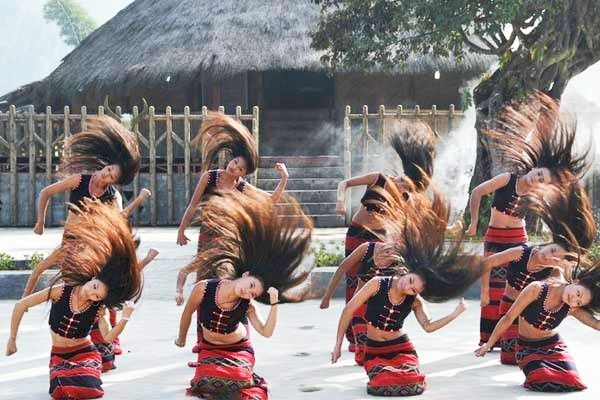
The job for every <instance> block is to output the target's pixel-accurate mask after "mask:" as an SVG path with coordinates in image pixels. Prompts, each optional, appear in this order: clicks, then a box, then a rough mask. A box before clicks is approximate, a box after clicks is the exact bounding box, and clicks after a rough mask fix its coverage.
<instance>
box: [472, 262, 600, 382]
mask: <svg viewBox="0 0 600 400" xmlns="http://www.w3.org/2000/svg"><path fill="white" fill-rule="evenodd" d="M567 276H568V279H567V280H566V281H565V280H563V279H558V278H549V279H547V280H544V281H535V282H532V283H530V284H529V285H527V287H526V288H525V289H524V290H523V291H522V292H521V293H520V294H519V296H518V297H517V299H516V300H515V302H514V304H513V305H512V306H511V308H510V309H509V310H508V312H507V313H506V314H505V315H504V316H503V317H502V318H501V319H500V321H498V324H497V325H496V328H495V329H494V332H492V335H491V336H490V339H489V341H488V342H487V343H485V344H483V345H482V346H481V347H479V349H477V350H476V351H475V355H476V356H477V357H483V356H485V355H486V354H487V353H488V352H489V351H490V349H491V348H492V346H493V345H494V343H495V342H496V341H497V340H499V339H500V337H501V335H502V334H503V332H505V331H506V330H507V329H508V328H509V327H510V326H511V325H512V322H513V320H515V319H517V318H519V346H518V350H517V362H518V364H519V368H521V370H522V371H523V373H524V374H525V382H524V383H523V386H525V388H527V389H529V390H533V391H537V392H572V391H579V390H584V389H585V388H586V386H585V384H584V383H583V382H582V381H581V378H580V377H579V373H578V372H577V368H576V367H575V363H574V362H573V359H572V358H571V356H570V355H569V353H568V351H567V346H566V344H565V342H564V341H563V340H562V339H561V337H560V336H559V334H558V333H557V332H556V331H555V329H556V328H557V327H558V326H559V325H560V323H561V322H562V321H563V320H564V319H565V318H566V317H567V316H569V315H572V316H573V317H575V318H577V319H578V320H579V321H580V322H582V323H583V324H585V325H588V326H590V327H592V328H594V329H596V330H600V319H598V316H599V315H600V265H599V264H598V263H596V264H595V265H592V266H591V267H589V268H582V267H579V266H578V267H576V268H574V269H573V272H572V273H571V274H567Z"/></svg>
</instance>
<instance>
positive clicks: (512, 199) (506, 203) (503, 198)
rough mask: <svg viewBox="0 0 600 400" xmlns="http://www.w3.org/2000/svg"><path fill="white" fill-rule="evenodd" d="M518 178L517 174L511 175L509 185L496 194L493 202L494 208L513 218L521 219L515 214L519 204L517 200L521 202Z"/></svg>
mask: <svg viewBox="0 0 600 400" xmlns="http://www.w3.org/2000/svg"><path fill="white" fill-rule="evenodd" d="M517 178H518V176H517V175H516V174H510V179H509V180H508V183H507V184H506V185H505V186H503V187H501V188H500V189H498V190H496V191H495V192H494V198H493V200H492V208H495V209H496V210H497V211H500V212H502V213H504V214H506V215H510V216H513V217H519V215H517V214H516V213H515V212H514V207H515V206H516V204H517V200H519V195H518V194H517Z"/></svg>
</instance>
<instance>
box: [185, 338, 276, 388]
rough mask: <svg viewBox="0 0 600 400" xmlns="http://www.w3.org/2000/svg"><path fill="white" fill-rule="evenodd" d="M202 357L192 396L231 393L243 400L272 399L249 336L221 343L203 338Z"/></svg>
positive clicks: (193, 364) (197, 365) (199, 355)
mask: <svg viewBox="0 0 600 400" xmlns="http://www.w3.org/2000/svg"><path fill="white" fill-rule="evenodd" d="M197 349H198V360H197V361H196V362H193V363H189V365H190V366H191V367H194V368H196V372H195V374H194V377H193V378H192V380H191V381H190V385H191V387H190V388H189V389H188V390H187V394H188V395H190V396H199V397H201V396H203V395H221V396H223V395H227V396H228V398H239V399H242V400H266V399H268V397H269V396H268V386H267V382H266V381H265V380H264V379H263V378H261V377H260V376H258V375H256V374H255V373H254V362H255V360H254V350H253V348H252V344H251V343H250V339H249V338H248V337H246V338H244V339H242V340H240V341H239V342H238V343H234V344H227V345H217V344H213V343H209V342H207V341H205V340H203V339H202V340H201V341H200V342H199V343H198V344H197Z"/></svg>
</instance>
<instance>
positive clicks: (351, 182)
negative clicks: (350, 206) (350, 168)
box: [336, 172, 380, 215]
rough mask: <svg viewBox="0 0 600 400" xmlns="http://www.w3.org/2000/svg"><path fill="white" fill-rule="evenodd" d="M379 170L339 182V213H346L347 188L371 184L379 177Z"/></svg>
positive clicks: (337, 210)
mask: <svg viewBox="0 0 600 400" xmlns="http://www.w3.org/2000/svg"><path fill="white" fill-rule="evenodd" d="M379 175H380V174H379V172H373V173H370V174H366V175H361V176H356V177H354V178H349V179H344V180H343V181H341V182H340V183H339V184H338V190H337V205H336V212H337V213H338V214H339V215H345V214H346V189H348V188H349V187H352V186H371V185H374V184H375V183H376V182H377V179H379Z"/></svg>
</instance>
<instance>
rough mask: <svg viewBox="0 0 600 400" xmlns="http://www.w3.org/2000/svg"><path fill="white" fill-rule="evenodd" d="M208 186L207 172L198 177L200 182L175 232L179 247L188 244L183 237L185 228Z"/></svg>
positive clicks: (186, 239)
mask: <svg viewBox="0 0 600 400" xmlns="http://www.w3.org/2000/svg"><path fill="white" fill-rule="evenodd" d="M207 185H208V172H205V173H203V174H202V176H201V177H200V181H198V184H197V185H196V189H195V190H194V194H193V195H192V198H191V199H190V204H188V206H187V208H186V209H185V213H184V214H183V217H182V218H181V223H180V224H179V231H178V232H177V244H178V245H180V246H183V245H186V244H187V242H188V240H189V239H188V238H187V237H186V236H185V228H187V227H188V226H189V224H190V222H192V218H193V217H194V213H195V212H196V207H198V204H199V203H200V200H202V196H203V195H204V191H205V190H206V186H207Z"/></svg>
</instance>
